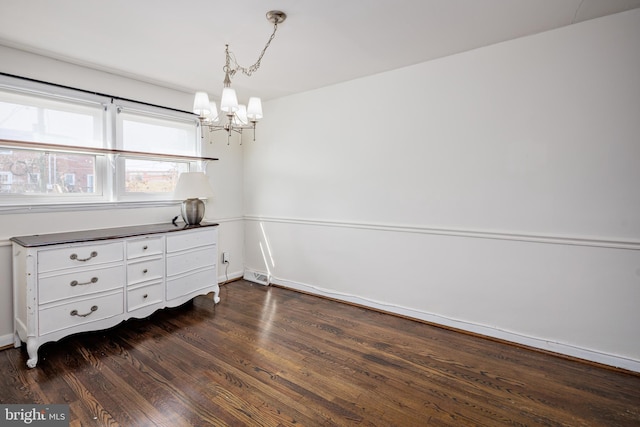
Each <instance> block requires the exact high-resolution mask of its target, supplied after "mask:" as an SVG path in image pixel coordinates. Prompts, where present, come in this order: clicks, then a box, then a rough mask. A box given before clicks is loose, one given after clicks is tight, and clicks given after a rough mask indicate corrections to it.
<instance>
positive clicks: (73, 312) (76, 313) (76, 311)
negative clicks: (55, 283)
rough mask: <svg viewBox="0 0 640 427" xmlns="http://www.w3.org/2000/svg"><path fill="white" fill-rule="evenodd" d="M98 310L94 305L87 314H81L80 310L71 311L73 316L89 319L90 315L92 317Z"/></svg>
mask: <svg viewBox="0 0 640 427" xmlns="http://www.w3.org/2000/svg"><path fill="white" fill-rule="evenodd" d="M96 310H98V306H97V305H94V306H92V307H91V311H90V312H88V313H86V314H80V313H78V310H71V313H70V314H71V315H72V316H78V317H87V316H88V315H90V314H91V313H93V312H94V311H96Z"/></svg>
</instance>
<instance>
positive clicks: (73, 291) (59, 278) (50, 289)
mask: <svg viewBox="0 0 640 427" xmlns="http://www.w3.org/2000/svg"><path fill="white" fill-rule="evenodd" d="M124 273H125V268H124V265H117V266H114V267H98V268H94V269H84V270H81V271H78V270H76V271H73V272H71V273H66V274H60V275H56V276H49V277H43V276H42V275H41V276H40V280H39V281H38V299H39V303H40V304H46V303H49V302H53V301H58V300H62V299H66V298H73V297H78V296H82V295H87V294H91V293H95V292H103V291H108V290H110V289H117V288H123V287H124V283H125V280H126V279H125V274H124Z"/></svg>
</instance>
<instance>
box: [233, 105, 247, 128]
mask: <svg viewBox="0 0 640 427" xmlns="http://www.w3.org/2000/svg"><path fill="white" fill-rule="evenodd" d="M233 122H234V124H236V125H238V126H242V125H246V124H247V123H249V121H248V120H247V107H245V106H244V105H242V104H241V105H238V111H236V115H235V116H233Z"/></svg>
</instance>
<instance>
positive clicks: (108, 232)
mask: <svg viewBox="0 0 640 427" xmlns="http://www.w3.org/2000/svg"><path fill="white" fill-rule="evenodd" d="M217 225H218V224H216V223H213V222H201V223H200V224H198V225H186V224H178V225H173V224H172V223H166V224H164V223H163V224H149V225H132V226H127V227H117V228H99V229H95V230H83V231H69V232H64V233H51V234H34V235H33V236H19V237H12V238H11V239H9V240H11V241H12V242H15V243H17V244H19V245H20V246H24V247H27V248H32V247H39V246H51V245H60V244H65V243H81V242H91V241H95V240H110V239H120V238H123V237H135V236H143V235H147V234H159V233H167V232H171V231H182V230H195V229H198V228H206V227H216V226H217Z"/></svg>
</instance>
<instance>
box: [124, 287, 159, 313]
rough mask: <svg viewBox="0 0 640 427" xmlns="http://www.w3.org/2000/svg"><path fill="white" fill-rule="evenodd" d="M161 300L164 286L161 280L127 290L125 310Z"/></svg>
mask: <svg viewBox="0 0 640 427" xmlns="http://www.w3.org/2000/svg"><path fill="white" fill-rule="evenodd" d="M162 301H164V286H163V283H162V282H158V283H155V284H153V285H148V286H141V287H139V288H135V289H130V290H129V291H127V311H134V310H137V309H138V308H142V307H146V306H148V305H152V304H158V303H161V302H162Z"/></svg>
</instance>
